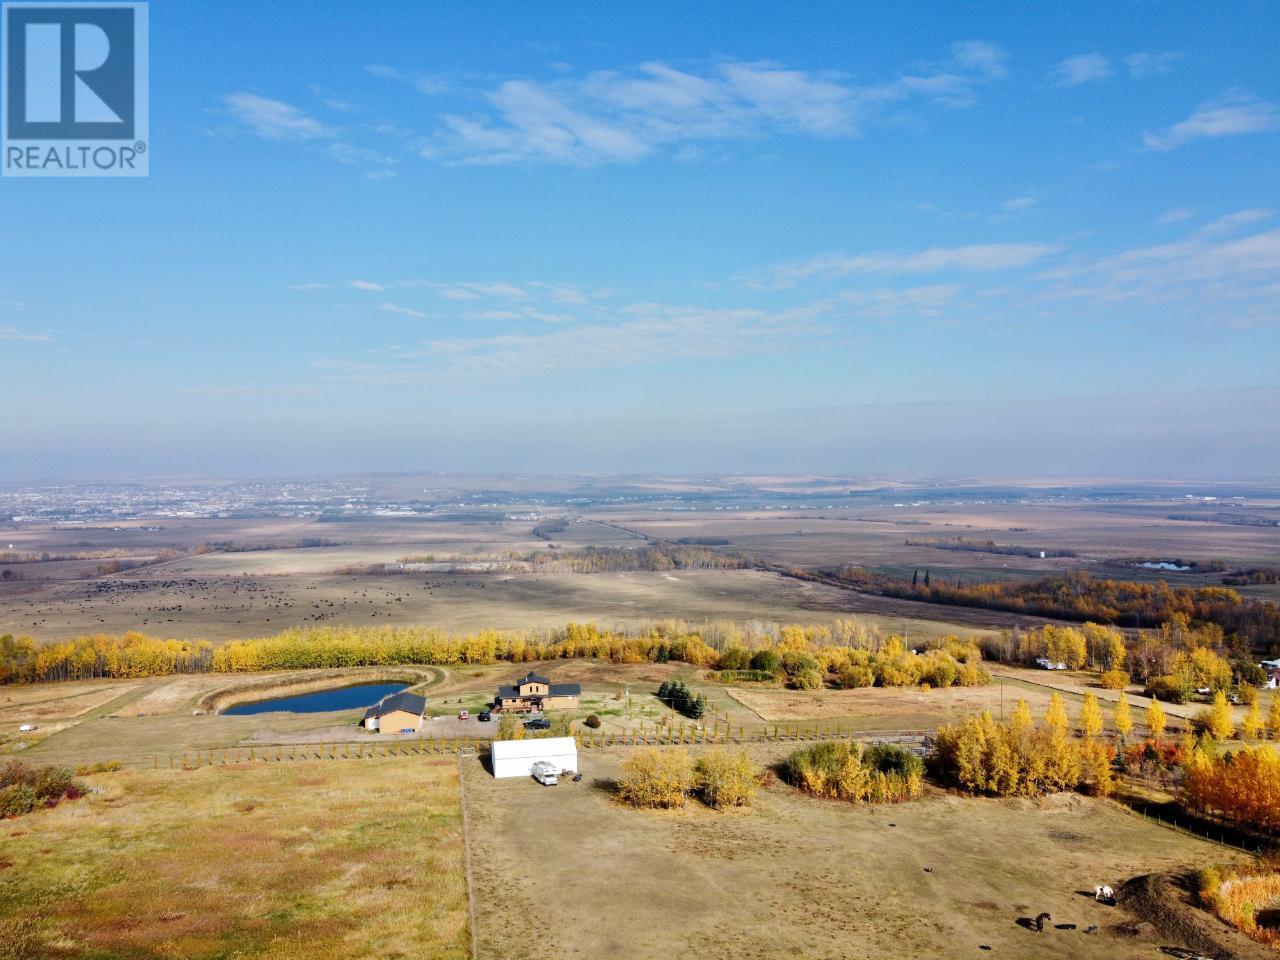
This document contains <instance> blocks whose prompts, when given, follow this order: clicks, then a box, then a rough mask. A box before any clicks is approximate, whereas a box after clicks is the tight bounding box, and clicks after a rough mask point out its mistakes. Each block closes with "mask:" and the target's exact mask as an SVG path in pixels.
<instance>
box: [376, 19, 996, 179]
mask: <svg viewBox="0 0 1280 960" xmlns="http://www.w3.org/2000/svg"><path fill="white" fill-rule="evenodd" d="M1005 61H1006V54H1005V53H1004V51H1003V50H1002V49H1001V48H1000V47H998V46H996V45H995V44H991V43H985V42H981V41H967V42H964V43H957V44H954V45H953V47H952V49H951V52H950V55H949V56H948V57H947V58H945V59H944V60H942V61H940V62H936V63H932V64H925V65H922V66H920V67H918V68H916V69H913V70H910V71H905V72H903V73H901V74H899V75H898V76H897V77H894V78H891V79H887V80H884V81H882V82H879V83H873V84H858V83H854V82H853V81H851V80H850V79H849V78H848V77H846V76H845V75H843V74H840V73H836V72H832V71H813V70H798V69H793V68H789V67H787V66H785V65H782V64H778V63H774V62H770V61H753V62H747V61H725V62H721V63H718V64H715V65H713V66H711V67H709V68H704V69H697V70H695V69H691V68H686V69H681V68H678V67H675V66H672V65H670V64H667V63H663V62H660V61H654V62H649V63H643V64H640V65H639V66H637V67H635V68H632V69H628V70H601V71H596V72H593V73H590V74H587V75H585V76H582V77H577V78H575V77H560V78H557V79H554V80H550V81H538V80H530V79H511V80H505V81H503V82H501V83H499V84H498V85H497V86H496V87H493V88H491V89H487V90H473V91H470V93H471V96H472V97H473V98H474V99H476V100H477V101H478V103H479V109H477V110H476V111H474V112H472V113H466V114H464V113H460V112H452V113H447V114H444V115H443V116H442V118H441V127H440V129H439V130H437V132H436V133H435V134H434V135H433V136H431V137H430V138H428V140H427V141H426V142H425V143H423V144H422V146H421V150H420V152H421V154H422V156H424V157H428V158H431V159H437V160H441V161H443V162H449V163H473V164H509V163H526V162H537V163H562V164H571V165H577V166H592V165H598V164H607V163H629V162H634V161H637V160H640V159H643V158H646V157H649V156H652V155H654V154H655V153H658V152H659V151H662V150H664V149H666V148H671V152H672V154H673V155H675V154H677V153H678V154H681V155H684V156H687V151H688V149H689V148H690V147H691V146H696V144H698V143H705V142H712V141H724V140H745V139H752V138H759V137H763V136H768V135H773V134H780V133H792V134H799V135H807V136H814V137H821V138H833V137H852V136H857V135H858V134H859V133H861V132H862V131H863V130H864V129H865V128H866V126H867V125H868V124H870V123H873V122H875V121H877V120H881V119H885V118H887V117H888V116H891V115H892V113H893V112H894V111H895V110H901V109H918V108H921V107H928V106H932V107H940V108H962V107H966V106H969V105H971V104H972V103H974V102H975V100H976V97H977V91H978V89H979V88H980V87H981V86H982V85H983V84H986V83H988V82H990V81H992V80H996V79H998V78H1000V77H1001V76H1003V75H1004V72H1005V66H1004V64H1005ZM370 70H371V71H372V72H375V73H377V74H378V75H382V76H392V77H394V78H395V79H401V80H403V79H407V78H406V76H405V75H404V74H402V73H400V72H399V71H393V70H391V68H383V67H378V68H370ZM388 71H390V72H388Z"/></svg>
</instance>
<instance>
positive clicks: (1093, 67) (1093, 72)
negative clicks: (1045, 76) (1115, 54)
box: [1049, 53, 1115, 87]
mask: <svg viewBox="0 0 1280 960" xmlns="http://www.w3.org/2000/svg"><path fill="white" fill-rule="evenodd" d="M1114 73H1115V67H1113V66H1112V65H1111V61H1110V60H1108V59H1107V58H1106V57H1104V56H1103V55H1102V54H1100V53H1081V54H1077V55H1076V56H1074V57H1067V59H1065V60H1061V61H1059V62H1058V63H1056V64H1054V65H1053V67H1052V68H1051V69H1050V70H1049V82H1050V83H1052V84H1054V85H1055V86H1058V87H1078V86H1080V85H1081V84H1084V83H1092V82H1093V81H1095V80H1105V79H1107V78H1108V77H1110V76H1112V75H1113V74H1114Z"/></svg>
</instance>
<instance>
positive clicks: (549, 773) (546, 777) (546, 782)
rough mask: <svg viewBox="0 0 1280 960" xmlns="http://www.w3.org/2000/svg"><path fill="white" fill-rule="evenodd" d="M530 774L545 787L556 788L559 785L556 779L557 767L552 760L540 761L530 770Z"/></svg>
mask: <svg viewBox="0 0 1280 960" xmlns="http://www.w3.org/2000/svg"><path fill="white" fill-rule="evenodd" d="M529 772H530V773H532V774H533V779H535V780H537V781H538V782H539V783H540V784H542V785H543V786H544V787H554V786H555V785H556V784H557V783H559V780H557V779H556V765H555V764H554V763H552V762H551V761H550V760H539V761H538V762H536V763H535V764H534V765H533V766H532V767H530V768H529Z"/></svg>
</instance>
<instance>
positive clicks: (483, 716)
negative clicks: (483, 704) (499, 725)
mask: <svg viewBox="0 0 1280 960" xmlns="http://www.w3.org/2000/svg"><path fill="white" fill-rule="evenodd" d="M476 719H477V720H479V721H480V722H481V723H488V722H489V721H490V720H492V719H493V714H491V713H490V712H489V711H488V710H481V711H480V713H479V714H478V715H477V716H476Z"/></svg>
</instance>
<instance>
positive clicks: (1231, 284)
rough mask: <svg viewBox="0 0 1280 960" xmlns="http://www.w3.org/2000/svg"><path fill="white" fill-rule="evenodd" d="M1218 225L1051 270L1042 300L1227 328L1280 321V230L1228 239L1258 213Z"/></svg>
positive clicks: (1041, 277) (1044, 278)
mask: <svg viewBox="0 0 1280 960" xmlns="http://www.w3.org/2000/svg"><path fill="white" fill-rule="evenodd" d="M1242 213H1245V214H1249V216H1246V217H1239V216H1238V215H1233V216H1234V217H1235V219H1234V220H1233V216H1228V217H1224V218H1222V219H1221V220H1219V221H1217V222H1216V224H1218V225H1221V226H1220V228H1219V229H1211V230H1203V229H1202V230H1197V231H1196V232H1194V233H1192V234H1190V235H1189V236H1187V237H1185V238H1183V239H1181V240H1175V241H1172V242H1170V243H1162V244H1156V245H1154V246H1145V247H1136V248H1133V249H1131V250H1125V251H1122V252H1120V253H1116V254H1113V255H1110V256H1104V257H1097V258H1092V259H1089V258H1083V259H1078V260H1076V261H1074V262H1071V263H1068V264H1064V265H1062V266H1059V267H1055V268H1053V269H1050V270H1046V271H1044V272H1043V273H1041V274H1040V275H1039V276H1038V277H1037V278H1036V279H1037V280H1039V281H1040V282H1042V283H1043V284H1044V286H1043V288H1042V289H1041V290H1040V291H1039V293H1038V294H1037V295H1036V296H1037V298H1038V299H1040V300H1072V301H1077V302H1089V303H1092V304H1094V305H1095V306H1098V307H1100V308H1104V309H1107V310H1114V309H1115V307H1116V306H1117V305H1118V304H1125V303H1129V304H1145V305H1160V306H1161V307H1162V308H1165V309H1167V308H1177V309H1180V310H1183V311H1194V312H1195V314H1196V315H1197V316H1199V317H1204V318H1208V319H1214V320H1217V321H1220V322H1225V323H1228V324H1238V323H1252V322H1260V321H1264V320H1265V321H1268V322H1277V321H1280V283H1278V282H1277V281H1276V277H1277V276H1278V275H1280V229H1278V230H1270V231H1265V232H1262V233H1254V234H1250V235H1247V236H1239V237H1231V236H1228V234H1229V233H1230V231H1231V230H1234V229H1235V228H1237V227H1240V226H1244V225H1247V224H1248V223H1256V222H1257V221H1258V219H1259V218H1258V217H1256V216H1255V215H1254V214H1255V211H1242Z"/></svg>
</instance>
